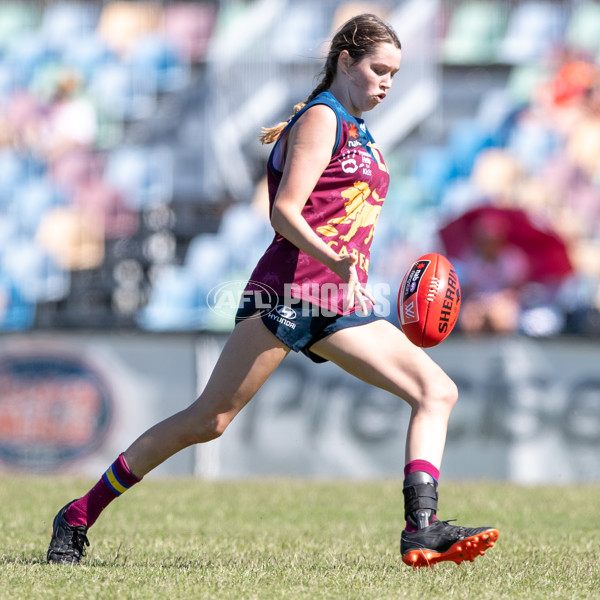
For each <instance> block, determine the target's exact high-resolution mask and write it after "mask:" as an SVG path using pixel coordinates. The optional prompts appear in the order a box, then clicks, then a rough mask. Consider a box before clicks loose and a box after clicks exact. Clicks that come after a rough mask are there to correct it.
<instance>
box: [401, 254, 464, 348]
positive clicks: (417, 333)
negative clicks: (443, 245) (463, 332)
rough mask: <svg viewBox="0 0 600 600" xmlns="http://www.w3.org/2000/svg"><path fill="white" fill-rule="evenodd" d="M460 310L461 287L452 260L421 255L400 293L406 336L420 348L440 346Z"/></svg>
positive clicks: (431, 255)
mask: <svg viewBox="0 0 600 600" xmlns="http://www.w3.org/2000/svg"><path fill="white" fill-rule="evenodd" d="M459 311H460V284H459V282H458V276H457V275H456V271H455V270H454V267H453V266H452V264H451V263H450V261H449V260H448V259H447V258H446V257H445V256H443V255H442V254H436V253H431V254H425V255H424V256H421V258H419V260H417V261H415V263H414V264H413V265H412V267H411V268H410V269H409V270H408V271H407V273H406V275H405V276H404V279H403V280H402V285H401V286H400V290H399V292H398V317H399V319H400V325H401V326H402V331H403V332H404V333H405V334H406V337H407V338H408V339H409V340H410V341H411V342H412V343H413V344H415V345H416V346H420V347H421V348H431V347H432V346H437V345H438V344H439V343H441V342H443V341H444V340H445V339H446V338H447V337H448V335H450V332H451V331H452V329H454V325H456V319H457V318H458V313H459Z"/></svg>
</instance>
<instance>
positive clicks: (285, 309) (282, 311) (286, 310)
mask: <svg viewBox="0 0 600 600" xmlns="http://www.w3.org/2000/svg"><path fill="white" fill-rule="evenodd" d="M275 312H276V313H277V314H278V315H279V316H280V317H283V318H284V319H289V320H293V319H295V318H296V311H295V310H294V309H293V308H290V307H289V306H286V305H285V304H279V305H278V306H276V307H275Z"/></svg>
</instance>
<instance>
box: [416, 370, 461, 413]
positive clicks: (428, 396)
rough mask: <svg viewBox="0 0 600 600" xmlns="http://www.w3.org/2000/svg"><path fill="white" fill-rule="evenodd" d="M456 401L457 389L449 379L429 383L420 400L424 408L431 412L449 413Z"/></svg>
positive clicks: (439, 379) (443, 378) (442, 378)
mask: <svg viewBox="0 0 600 600" xmlns="http://www.w3.org/2000/svg"><path fill="white" fill-rule="evenodd" d="M457 400H458V388H457V387H456V384H455V383H454V381H452V379H450V378H449V377H440V378H438V379H437V380H436V381H429V382H428V386H427V389H426V390H425V393H424V395H423V398H422V400H421V405H422V406H423V407H424V408H427V409H428V410H432V411H438V410H442V411H444V412H450V411H451V410H452V409H453V408H454V405H455V404H456V401H457Z"/></svg>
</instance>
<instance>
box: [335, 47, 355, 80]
mask: <svg viewBox="0 0 600 600" xmlns="http://www.w3.org/2000/svg"><path fill="white" fill-rule="evenodd" d="M352 62H353V61H352V57H351V56H350V53H349V52H348V50H342V51H341V52H340V55H339V56H338V69H339V70H340V71H341V72H342V73H343V74H344V75H348V70H349V69H350V67H351V66H352Z"/></svg>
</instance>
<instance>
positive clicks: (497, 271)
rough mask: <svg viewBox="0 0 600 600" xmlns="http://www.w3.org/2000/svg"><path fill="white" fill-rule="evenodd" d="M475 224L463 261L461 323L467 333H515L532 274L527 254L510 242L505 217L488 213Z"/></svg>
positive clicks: (461, 267)
mask: <svg viewBox="0 0 600 600" xmlns="http://www.w3.org/2000/svg"><path fill="white" fill-rule="evenodd" d="M472 227H473V235H472V245H471V248H470V251H469V252H468V253H467V254H466V255H465V256H464V257H463V259H462V260H461V261H460V273H461V277H460V279H461V291H462V308H461V313H460V321H459V327H460V328H461V330H462V331H464V332H465V333H467V334H480V333H514V332H516V331H517V330H518V328H519V320H520V314H521V291H522V289H523V287H524V285H525V284H526V282H527V281H528V278H529V266H528V260H527V256H526V254H525V252H524V251H523V250H522V249H520V248H517V247H516V246H514V245H512V244H509V243H508V241H507V225H506V223H505V221H503V220H501V219H499V218H497V217H495V216H493V215H485V216H482V217H480V218H479V219H477V220H476V221H474V222H473V224H472Z"/></svg>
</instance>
